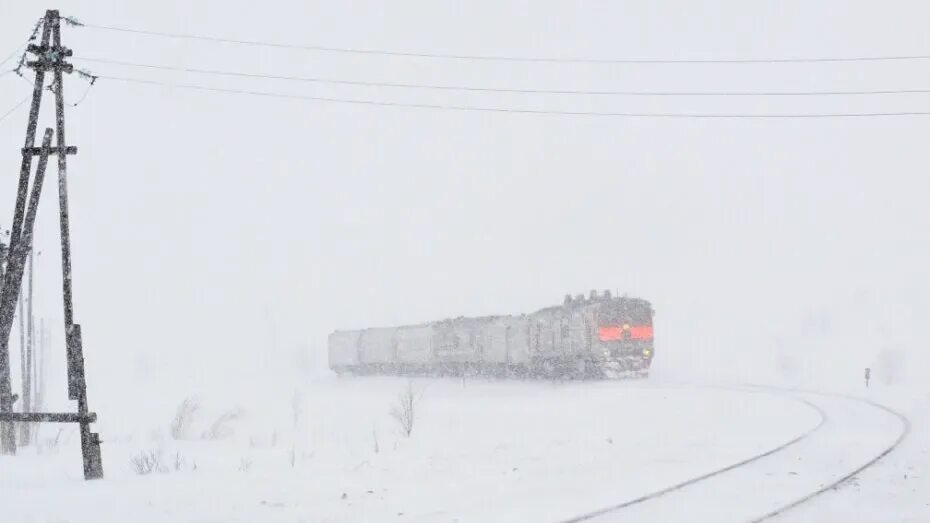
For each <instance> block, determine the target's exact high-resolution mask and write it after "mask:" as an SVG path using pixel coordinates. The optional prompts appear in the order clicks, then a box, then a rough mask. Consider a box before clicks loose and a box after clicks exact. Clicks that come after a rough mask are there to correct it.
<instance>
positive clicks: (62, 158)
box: [0, 10, 103, 479]
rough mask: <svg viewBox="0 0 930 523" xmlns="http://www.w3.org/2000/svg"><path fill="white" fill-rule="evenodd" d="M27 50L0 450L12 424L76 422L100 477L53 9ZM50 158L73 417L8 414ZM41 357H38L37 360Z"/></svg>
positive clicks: (0, 389)
mask: <svg viewBox="0 0 930 523" xmlns="http://www.w3.org/2000/svg"><path fill="white" fill-rule="evenodd" d="M27 51H28V52H29V53H31V54H33V55H35V60H31V61H28V62H26V66H27V67H29V68H30V69H33V70H35V75H36V76H35V84H34V86H33V96H32V108H31V110H30V113H29V122H28V124H27V126H26V144H25V146H24V147H23V150H22V153H23V161H22V166H21V169H20V178H19V188H18V192H17V197H16V208H15V211H14V215H13V229H12V232H11V235H10V246H9V252H10V254H9V255H8V262H7V270H6V274H4V279H3V289H2V293H0V452H2V453H3V454H15V453H16V441H15V439H14V431H13V425H12V422H39V421H43V422H56V423H78V424H79V425H80V433H81V454H82V457H83V462H84V478H85V479H97V478H101V477H103V466H102V464H101V457H100V437H99V435H98V434H95V433H92V432H91V431H90V424H91V423H94V422H95V421H96V420H97V416H96V414H94V413H92V412H90V411H89V410H88V405H87V386H86V383H85V379H84V354H83V344H82V341H81V326H80V325H78V324H76V323H74V307H73V304H72V300H71V278H72V277H71V239H70V223H69V219H68V184H67V171H68V164H67V156H68V155H69V154H77V147H73V146H68V145H66V141H65V112H64V74H65V73H68V74H70V73H71V72H72V71H73V70H74V68H73V66H72V65H71V64H69V63H67V62H66V61H65V60H66V58H67V57H69V56H71V55H72V52H71V50H70V49H68V48H67V47H64V46H62V45H61V17H60V16H59V14H58V11H56V10H49V11H46V13H45V17H44V18H43V22H42V40H41V44H40V45H33V44H30V45H29V46H28V48H27ZM47 72H51V73H52V75H53V81H52V84H51V85H50V86H49V89H50V90H51V91H52V92H53V93H54V94H55V123H56V128H55V130H54V131H53V130H52V129H46V131H45V135H44V137H43V142H42V147H35V135H36V129H37V127H38V117H39V108H40V106H41V102H42V91H43V89H44V87H45V74H46V73H47ZM53 135H57V146H56V147H52V146H51V141H52V136H53ZM50 155H57V156H58V210H59V225H60V229H61V269H62V298H63V306H64V318H65V340H66V341H65V347H66V353H67V360H68V398H69V399H71V400H74V401H77V406H78V408H77V412H76V413H45V412H23V413H21V414H17V413H14V412H13V410H12V405H13V402H12V391H11V389H10V365H9V337H10V330H11V328H12V324H13V310H14V309H15V306H16V301H17V299H18V297H19V294H20V290H21V287H22V277H23V267H24V265H25V261H26V257H27V255H28V253H29V252H30V251H31V249H32V232H33V227H34V225H35V214H36V210H37V208H38V203H39V196H40V194H41V191H42V182H43V180H44V176H45V168H46V165H47V163H48V157H49V156H50ZM33 156H38V158H39V161H38V164H37V167H36V175H35V180H34V182H33V183H32V192H31V194H30V197H29V206H28V212H27V211H26V195H27V193H28V192H29V185H30V184H29V178H30V174H31V173H30V171H31V170H32V158H33ZM43 359H44V358H43Z"/></svg>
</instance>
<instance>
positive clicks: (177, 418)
mask: <svg viewBox="0 0 930 523" xmlns="http://www.w3.org/2000/svg"><path fill="white" fill-rule="evenodd" d="M198 410H200V404H199V403H198V402H197V400H196V399H194V398H186V399H185V400H184V401H182V402H181V404H180V405H178V410H177V412H176V413H175V415H174V419H173V420H172V421H171V437H172V438H174V439H176V440H181V439H187V438H188V437H189V435H190V427H191V424H192V423H193V422H194V416H195V415H196V414H197V411H198Z"/></svg>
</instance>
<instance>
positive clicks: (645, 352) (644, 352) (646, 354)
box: [643, 349, 652, 356]
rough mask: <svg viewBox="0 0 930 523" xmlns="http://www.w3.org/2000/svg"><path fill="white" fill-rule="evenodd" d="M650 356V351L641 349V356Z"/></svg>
mask: <svg viewBox="0 0 930 523" xmlns="http://www.w3.org/2000/svg"><path fill="white" fill-rule="evenodd" d="M650 354H652V349H643V356H648V355H650Z"/></svg>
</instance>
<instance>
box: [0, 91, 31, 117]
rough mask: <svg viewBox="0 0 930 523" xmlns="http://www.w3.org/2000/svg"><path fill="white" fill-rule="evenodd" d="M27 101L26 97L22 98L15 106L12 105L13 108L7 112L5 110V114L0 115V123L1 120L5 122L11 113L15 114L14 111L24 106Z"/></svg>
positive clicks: (27, 97)
mask: <svg viewBox="0 0 930 523" xmlns="http://www.w3.org/2000/svg"><path fill="white" fill-rule="evenodd" d="M27 100H29V96H26V97H25V98H23V99H22V100H20V101H19V103H17V104H16V105H14V106H13V107H11V108H10V109H9V110H7V112H5V113H3V114H0V122H2V121H3V120H6V119H7V117H9V116H10V115H12V114H13V113H15V112H16V110H17V109H19V108H20V107H22V106H23V104H25V103H26V101H27Z"/></svg>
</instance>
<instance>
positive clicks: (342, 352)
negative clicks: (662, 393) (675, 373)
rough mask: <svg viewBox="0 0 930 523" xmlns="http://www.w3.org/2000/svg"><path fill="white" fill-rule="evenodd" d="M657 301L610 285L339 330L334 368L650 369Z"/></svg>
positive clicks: (583, 374) (567, 373) (583, 372)
mask: <svg viewBox="0 0 930 523" xmlns="http://www.w3.org/2000/svg"><path fill="white" fill-rule="evenodd" d="M653 316H654V311H653V308H652V304H651V303H650V302H648V301H647V300H644V299H641V298H631V297H627V296H621V297H613V296H611V293H610V291H604V293H603V294H598V293H597V292H596V291H591V293H590V295H589V296H588V297H587V298H586V297H585V296H584V295H582V294H579V295H577V296H575V297H572V296H571V295H567V296H565V299H564V301H563V303H562V305H560V306H554V307H548V308H545V309H541V310H539V311H536V312H533V313H530V314H522V315H512V316H486V317H476V318H467V317H459V318H454V319H446V320H441V321H436V322H431V323H423V324H419V325H409V326H403V327H382V328H369V329H362V330H349V331H336V332H333V333H332V334H330V335H329V347H328V349H329V367H330V369H332V370H333V371H335V372H336V373H337V374H339V375H342V374H346V373H350V374H358V375H368V374H384V375H417V374H425V375H487V376H514V377H521V376H526V377H530V376H535V377H568V378H614V377H621V376H637V377H646V376H648V374H649V368H650V366H651V364H652V359H653V358H654V357H655V346H654V338H653V328H652V319H653Z"/></svg>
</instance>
